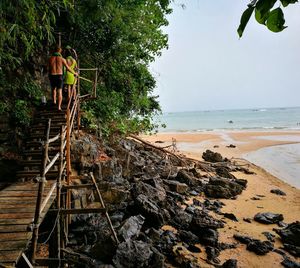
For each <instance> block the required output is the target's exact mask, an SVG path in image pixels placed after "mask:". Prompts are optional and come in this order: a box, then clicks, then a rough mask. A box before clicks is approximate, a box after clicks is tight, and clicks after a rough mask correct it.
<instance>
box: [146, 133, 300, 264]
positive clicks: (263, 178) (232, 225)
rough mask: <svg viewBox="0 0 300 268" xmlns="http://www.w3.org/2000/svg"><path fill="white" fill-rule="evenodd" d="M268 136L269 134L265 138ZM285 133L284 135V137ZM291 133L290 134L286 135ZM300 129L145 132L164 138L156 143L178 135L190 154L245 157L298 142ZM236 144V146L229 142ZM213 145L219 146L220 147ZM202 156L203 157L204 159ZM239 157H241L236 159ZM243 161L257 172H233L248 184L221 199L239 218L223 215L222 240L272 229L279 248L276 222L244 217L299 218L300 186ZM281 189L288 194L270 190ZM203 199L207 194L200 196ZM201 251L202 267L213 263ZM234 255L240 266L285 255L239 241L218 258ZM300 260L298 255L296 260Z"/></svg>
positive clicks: (154, 138)
mask: <svg viewBox="0 0 300 268" xmlns="http://www.w3.org/2000/svg"><path fill="white" fill-rule="evenodd" d="M265 137H268V138H265ZM284 137H285V138H284ZM287 137H288V138H287ZM299 137H300V132H285V131H284V132H282V131H274V132H226V133H224V132H220V133H216V132H212V133H197V134H191V133H187V134H183V133H168V134H167V133H161V134H157V135H154V136H144V137H143V138H144V139H146V140H148V141H150V142H152V143H155V141H163V142H164V143H155V144H156V145H158V146H167V145H169V144H172V138H173V139H176V146H177V148H178V149H179V150H180V151H182V152H183V153H184V154H186V155H187V156H189V157H193V158H196V159H201V155H202V152H203V151H205V150H206V149H210V150H213V151H217V152H220V153H221V154H222V155H223V156H226V157H228V158H232V157H234V158H237V159H239V158H242V157H243V155H245V154H246V153H251V152H255V151H257V150H259V149H261V148H265V147H270V146H275V145H283V144H294V143H299V141H300V140H299ZM230 144H234V145H236V148H228V147H226V146H228V145H230ZM214 146H218V147H217V148H216V147H215V148H214ZM201 160H202V159H201ZM237 161H238V160H237ZM240 161H242V162H243V163H248V164H250V169H251V170H252V171H254V172H255V173H256V174H255V175H245V174H243V173H239V172H236V173H233V174H234V175H235V176H236V177H237V178H241V179H246V180H247V181H248V186H247V189H246V190H245V191H243V193H242V194H241V195H239V196H238V198H237V199H236V200H226V199H222V202H224V203H225V204H226V206H224V207H223V208H222V212H227V213H233V214H234V215H235V216H236V217H237V218H238V220H239V221H238V222H234V221H231V220H229V219H225V218H222V219H223V220H224V221H226V222H227V224H226V226H225V228H223V229H219V233H220V241H221V242H230V243H236V242H237V241H235V239H234V238H233V235H234V234H235V233H239V234H242V235H248V236H251V237H253V238H258V239H261V240H266V238H265V236H264V235H263V234H262V232H266V231H267V232H271V233H272V234H274V235H275V237H276V239H275V240H276V242H275V246H276V248H278V247H280V246H281V242H280V239H279V236H278V235H277V234H276V233H275V232H274V231H273V228H278V226H277V225H275V224H270V225H265V224H260V223H257V222H255V221H253V220H252V223H247V222H245V221H243V218H253V217H254V215H255V214H256V213H258V212H273V213H281V214H283V216H284V222H286V223H291V222H294V221H296V220H300V190H299V189H297V188H295V187H293V186H291V185H289V184H288V183H286V182H284V181H282V180H280V179H279V178H276V177H275V176H272V175H271V174H270V173H268V172H267V171H265V170H264V169H263V168H261V167H259V166H257V165H254V164H251V163H250V162H248V161H246V160H240ZM278 188H279V189H281V190H282V191H284V192H285V193H286V196H278V195H275V194H273V193H270V190H271V189H278ZM257 195H259V196H257ZM252 197H259V198H260V200H252V199H251V198H252ZM198 198H199V200H203V199H204V197H198ZM212 214H213V216H214V217H216V218H220V216H219V215H216V214H214V213H212ZM201 249H202V253H199V254H191V253H188V252H187V254H188V255H191V258H192V257H197V258H198V260H199V264H200V266H201V267H212V266H210V265H208V264H206V263H205V262H204V261H203V260H202V259H203V258H204V257H205V253H204V252H205V250H204V248H203V247H201ZM229 258H234V259H237V260H238V267H245V268H246V267H257V268H259V267H266V268H268V267H272V268H273V267H282V265H281V264H280V262H281V261H282V257H281V256H280V255H279V254H277V253H274V252H270V253H268V254H267V255H265V256H258V255H256V254H254V253H252V252H249V251H247V250H246V246H245V245H242V244H238V247H237V248H236V249H228V250H224V251H222V252H221V255H220V257H219V259H220V260H221V263H223V262H224V261H225V260H226V259H229ZM297 261H298V262H299V261H300V260H299V259H298V260H297Z"/></svg>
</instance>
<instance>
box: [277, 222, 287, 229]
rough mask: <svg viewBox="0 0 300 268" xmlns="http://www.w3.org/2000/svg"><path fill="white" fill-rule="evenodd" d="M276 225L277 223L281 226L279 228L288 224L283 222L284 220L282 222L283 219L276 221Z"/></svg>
mask: <svg viewBox="0 0 300 268" xmlns="http://www.w3.org/2000/svg"><path fill="white" fill-rule="evenodd" d="M277 225H278V226H279V227H281V228H285V227H287V226H288V224H287V223H285V222H283V221H279V222H277Z"/></svg>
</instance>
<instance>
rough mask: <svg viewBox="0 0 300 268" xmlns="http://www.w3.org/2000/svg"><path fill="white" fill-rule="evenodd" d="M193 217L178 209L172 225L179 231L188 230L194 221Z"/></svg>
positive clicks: (172, 219)
mask: <svg viewBox="0 0 300 268" xmlns="http://www.w3.org/2000/svg"><path fill="white" fill-rule="evenodd" d="M192 217H193V216H192V215H191V214H190V213H187V212H185V211H184V210H182V209H176V210H175V215H174V216H173V217H172V218H171V224H172V225H173V226H174V227H175V228H178V229H183V230H187V229H188V228H189V226H190V223H191V221H192Z"/></svg>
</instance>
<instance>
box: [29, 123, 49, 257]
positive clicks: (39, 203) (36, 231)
mask: <svg viewBox="0 0 300 268" xmlns="http://www.w3.org/2000/svg"><path fill="white" fill-rule="evenodd" d="M50 127H51V119H49V120H48V125H47V128H46V130H45V134H46V139H45V145H44V147H43V158H42V161H43V162H42V167H41V173H40V180H39V188H38V195H37V201H36V207H35V214H34V221H33V233H32V251H31V262H32V263H34V260H35V255H36V249H37V241H38V236H39V225H40V213H41V206H42V201H43V194H44V187H45V182H46V177H45V175H46V174H45V170H46V165H47V160H48V148H49V135H50Z"/></svg>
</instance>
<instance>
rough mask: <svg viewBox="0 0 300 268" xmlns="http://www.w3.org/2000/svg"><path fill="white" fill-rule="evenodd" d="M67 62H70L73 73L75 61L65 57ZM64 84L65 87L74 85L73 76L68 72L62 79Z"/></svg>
mask: <svg viewBox="0 0 300 268" xmlns="http://www.w3.org/2000/svg"><path fill="white" fill-rule="evenodd" d="M67 60H72V65H71V66H70V68H71V69H72V70H73V71H75V70H74V69H75V67H76V60H75V59H74V58H73V57H71V56H69V57H67ZM64 83H65V84H67V85H74V83H75V76H74V74H72V73H70V72H69V71H67V72H66V74H65V79H64Z"/></svg>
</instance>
